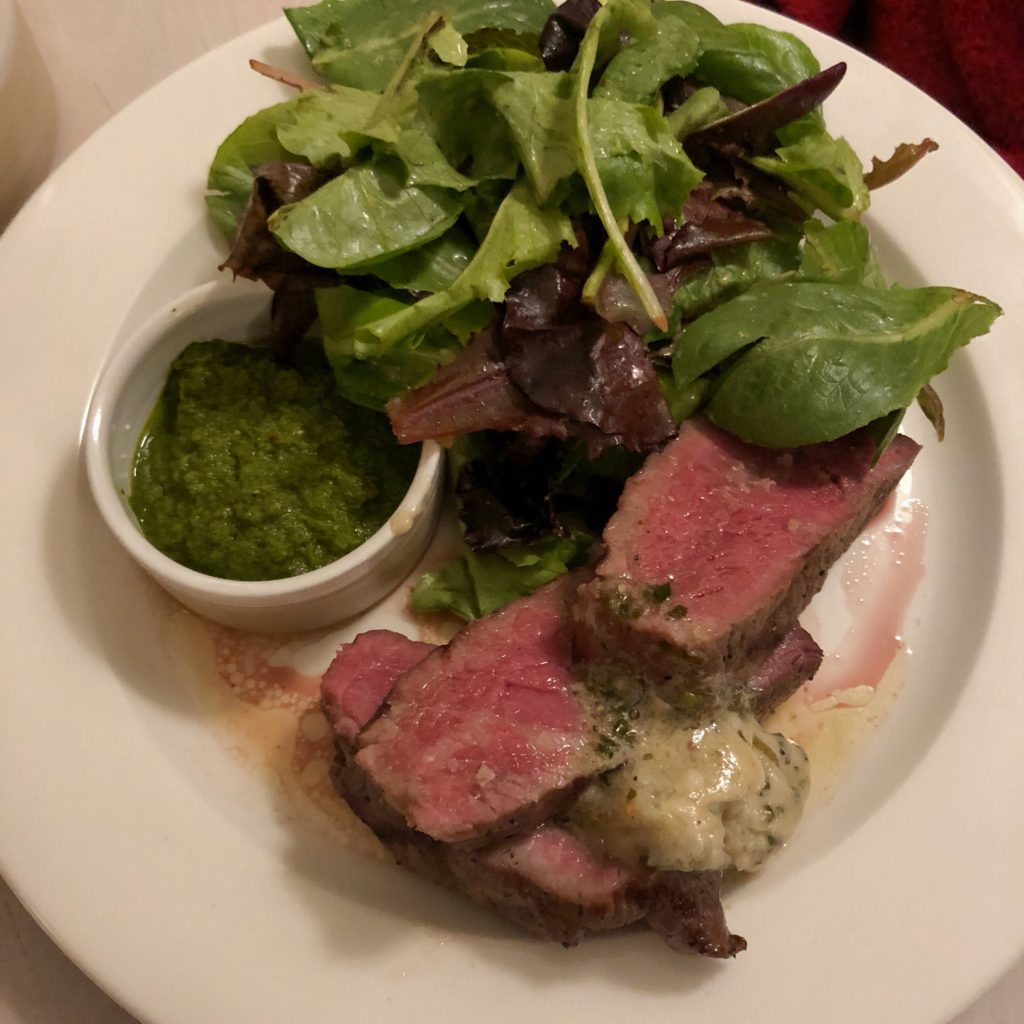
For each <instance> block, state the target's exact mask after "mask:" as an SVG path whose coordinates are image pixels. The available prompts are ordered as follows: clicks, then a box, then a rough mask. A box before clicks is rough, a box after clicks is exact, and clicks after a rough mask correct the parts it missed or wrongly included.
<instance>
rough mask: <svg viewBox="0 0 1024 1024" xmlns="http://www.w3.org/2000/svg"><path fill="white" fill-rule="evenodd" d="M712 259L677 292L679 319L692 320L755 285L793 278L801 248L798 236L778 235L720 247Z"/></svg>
mask: <svg viewBox="0 0 1024 1024" xmlns="http://www.w3.org/2000/svg"><path fill="white" fill-rule="evenodd" d="M710 258H711V266H710V267H709V268H708V269H707V270H703V271H701V272H700V273H698V274H694V275H693V276H692V277H689V278H687V279H686V280H685V281H684V282H683V283H682V285H680V287H679V288H678V289H677V290H676V292H675V294H674V295H673V297H672V304H673V308H674V310H675V313H676V316H677V318H678V319H680V320H691V319H693V318H694V317H696V316H699V315H700V314H701V313H705V312H706V311H707V310H709V309H711V308H712V307H713V306H716V305H718V303H720V302H723V301H725V300H726V299H730V298H732V297H734V296H736V295H739V294H740V293H741V292H743V291H745V290H746V289H747V288H750V287H751V286H752V285H755V284H759V283H761V282H764V281H778V280H785V279H786V278H789V277H793V276H794V275H795V273H796V271H797V268H798V267H799V264H800V251H799V248H798V246H797V241H796V239H793V238H788V237H786V236H776V237H773V238H766V239H764V240H763V241H758V242H749V243H747V244H746V245H735V246H730V247H728V248H726V249H716V250H713V251H712V252H711V253H710Z"/></svg>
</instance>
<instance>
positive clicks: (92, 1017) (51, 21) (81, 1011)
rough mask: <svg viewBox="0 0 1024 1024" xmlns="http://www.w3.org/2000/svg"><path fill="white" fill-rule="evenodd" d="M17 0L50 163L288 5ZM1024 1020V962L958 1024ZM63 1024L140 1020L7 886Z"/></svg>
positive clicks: (3, 1019)
mask: <svg viewBox="0 0 1024 1024" xmlns="http://www.w3.org/2000/svg"><path fill="white" fill-rule="evenodd" d="M16 2H17V3H19V4H20V9H21V15H22V17H21V19H20V27H21V30H22V32H23V39H22V40H21V42H22V44H23V45H24V44H26V43H27V45H28V47H29V48H30V49H31V48H34V49H36V50H37V51H38V56H39V57H40V58H41V60H42V64H43V65H44V67H45V69H46V72H47V74H48V77H49V79H50V81H51V82H52V84H53V91H54V97H55V105H56V106H55V118H54V123H53V126H52V138H51V139H50V140H49V143H50V145H51V147H52V153H53V157H52V161H51V166H56V165H57V164H58V163H59V162H60V161H61V160H62V159H63V158H64V157H65V156H67V155H68V154H69V153H70V152H72V151H73V150H74V149H75V148H76V147H77V146H78V145H79V144H80V143H81V142H83V141H84V140H85V139H86V138H88V136H89V135H90V134H92V132H93V131H95V130H96V129H97V128H98V127H99V126H100V125H102V124H103V123H104V122H105V121H107V120H108V119H109V118H110V117H112V116H113V115H114V114H115V113H116V112H117V111H118V110H120V109H121V108H122V107H123V106H125V105H126V104H127V103H128V102H129V101H130V100H132V99H134V98H135V97H136V96H138V95H139V94H140V93H142V92H143V91H145V90H146V89H148V88H149V87H150V86H151V85H153V84H155V83H156V82H158V81H160V80H161V79H162V78H164V77H165V76H166V75H168V74H170V72H172V71H174V70H175V69H177V68H179V67H181V66H182V65H183V64H186V63H187V62H188V61H190V60H192V59H193V58H194V57H197V56H199V55H200V54H202V53H205V52H206V51H207V50H210V49H212V48H213V47H215V46H217V45H218V44H220V43H222V42H224V41H226V40H228V39H231V38H232V37H233V36H236V35H238V34H239V33H241V32H243V31H245V30H246V29H249V28H253V27H255V26H256V25H260V24H262V23H264V22H266V21H269V20H270V19H272V18H275V17H278V16H279V15H280V9H281V6H282V4H281V2H280V0H173V2H172V0H75V2H74V3H69V2H68V0H16ZM26 30H27V38H26V37H24V33H25V31H26ZM1022 868H1024V865H1022ZM936 967H940V965H936ZM1021 1020H1024V961H1021V962H1020V963H1018V964H1017V966H1016V967H1015V968H1014V969H1013V970H1011V971H1010V973H1009V974H1008V975H1006V976H1005V977H1004V978H1003V980H1002V981H1001V982H1000V983H999V984H997V985H996V987H995V988H993V989H992V990H991V991H990V992H988V993H987V994H986V995H985V996H983V997H982V998H981V999H980V1000H979V1001H978V1002H977V1003H976V1004H975V1005H974V1006H972V1007H971V1008H970V1009H969V1010H967V1011H966V1012H965V1013H963V1014H962V1015H961V1016H959V1017H957V1018H956V1020H955V1022H951V1024H1017V1022H1019V1021H1021ZM57 1021H61V1022H63V1021H74V1022H75V1024H133V1022H134V1018H133V1017H131V1016H130V1015H129V1014H128V1013H126V1012H125V1011H124V1010H122V1009H121V1008H120V1007H119V1006H118V1005H117V1004H116V1003H114V1002H113V1001H112V1000H111V999H110V998H108V997H107V996H106V995H105V994H104V993H103V992H102V991H101V990H100V989H98V988H97V987H96V986H95V985H94V984H92V982H91V981H89V979H88V978H86V977H85V975H83V974H82V973H81V972H80V971H79V970H78V969H77V968H76V967H75V966H74V964H72V963H71V961H70V960H68V958H67V957H65V956H64V954H63V953H61V951H60V950H59V949H58V948H57V947H56V946H55V945H54V944H53V943H52V942H51V941H50V939H49V938H48V937H47V936H46V935H45V933H44V932H43V931H42V930H41V929H40V928H39V926H38V925H37V924H36V923H35V921H33V919H32V918H31V917H30V916H29V914H28V913H27V912H26V911H25V910H24V908H23V907H22V906H21V905H20V904H19V903H18V901H17V899H16V898H15V897H14V895H13V894H12V893H11V891H10V890H9V889H8V888H7V886H6V885H4V884H3V882H2V880H0V1024H53V1022H57Z"/></svg>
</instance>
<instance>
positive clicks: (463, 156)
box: [410, 67, 519, 181]
mask: <svg viewBox="0 0 1024 1024" xmlns="http://www.w3.org/2000/svg"><path fill="white" fill-rule="evenodd" d="M506 81H508V76H506V75H505V74H502V73H501V72H498V71H487V70H484V69H481V68H463V69H461V70H453V69H451V68H429V67H425V68H421V69H420V72H419V74H418V75H417V76H416V78H415V79H414V80H413V82H412V83H410V88H411V89H415V95H416V111H417V119H418V122H419V123H420V124H421V125H422V126H423V127H424V128H425V129H426V130H427V131H428V132H429V133H430V134H431V136H432V137H433V138H434V140H435V141H436V142H437V145H438V146H439V147H440V149H441V151H442V152H443V153H444V156H445V159H446V160H447V161H448V162H449V163H450V164H451V165H452V167H457V168H459V169H460V170H461V171H462V172H464V173H465V174H467V175H469V176H470V177H472V178H473V179H474V180H476V181H486V180H487V179H491V178H500V179H507V180H509V181H511V180H513V179H515V178H516V177H518V175H519V154H518V152H517V149H516V142H515V139H514V138H513V136H512V132H511V131H510V130H509V126H508V124H507V123H506V122H505V119H504V118H502V117H495V116H494V107H493V105H492V101H491V94H492V91H493V89H494V88H495V87H496V86H500V85H501V84H502V83H504V82H506Z"/></svg>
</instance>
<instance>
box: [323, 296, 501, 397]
mask: <svg viewBox="0 0 1024 1024" xmlns="http://www.w3.org/2000/svg"><path fill="white" fill-rule="evenodd" d="M316 304H317V312H318V314H319V317H320V330H321V334H322V337H323V345H324V352H325V354H326V355H327V359H328V361H329V362H330V364H331V366H332V368H333V369H334V376H335V379H336V380H337V382H338V387H339V389H340V390H341V393H342V394H343V395H344V396H345V397H346V398H347V399H348V400H349V401H351V402H355V403H357V404H358V405H364V406H367V407H368V408H371V409H383V408H384V405H385V403H386V402H387V401H388V399H389V398H394V397H395V396H396V395H400V394H401V393H402V392H403V391H405V390H406V389H407V388H417V387H420V386H421V385H423V384H426V382H427V381H428V380H430V378H431V377H433V375H434V374H435V373H436V371H437V368H438V367H439V366H441V365H442V364H443V363H447V362H450V361H451V360H452V359H454V358H455V356H456V355H457V354H458V352H460V351H461V349H462V346H463V345H464V343H465V336H463V337H461V338H460V337H459V336H458V335H457V334H455V333H453V332H452V330H449V329H448V328H446V327H439V328H436V329H435V330H433V331H422V332H419V333H417V334H409V335H406V336H405V337H404V338H402V339H401V340H400V341H398V342H397V343H396V344H395V345H393V346H392V347H391V348H390V349H389V350H388V351H387V352H382V353H377V352H375V353H374V355H373V358H364V357H362V356H363V353H362V352H361V351H360V347H359V344H358V341H357V335H358V332H359V329H360V328H361V327H362V326H363V325H365V324H368V323H373V322H374V321H376V320H379V319H380V318H381V317H385V316H388V315H389V314H393V313H395V312H397V311H399V310H402V309H405V308H408V304H407V303H406V302H404V301H402V299H400V298H398V297H397V296H395V295H391V294H388V293H387V292H364V291H361V290H360V289H358V288H351V287H349V286H348V285H340V286H338V287H336V288H322V289H319V290H318V291H317V293H316ZM476 315H477V322H478V324H479V326H483V323H486V322H487V319H489V318H490V316H491V311H490V309H489V308H487V309H482V310H481V309H479V308H478V309H477V310H476ZM481 321H482V322H481ZM450 326H456V327H457V326H458V325H450ZM462 327H463V330H464V332H466V336H468V333H470V332H471V331H472V330H474V329H478V328H477V326H476V325H474V324H472V323H469V322H468V320H467V322H465V323H464V324H463V325H462Z"/></svg>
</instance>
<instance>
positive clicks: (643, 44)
mask: <svg viewBox="0 0 1024 1024" xmlns="http://www.w3.org/2000/svg"><path fill="white" fill-rule="evenodd" d="M675 7H676V5H675V4H671V3H660V4H655V5H654V6H653V7H652V8H651V13H652V14H653V19H652V20H651V21H650V22H647V20H646V19H641V18H635V19H634V20H635V25H634V28H633V31H632V33H630V34H629V35H628V36H627V37H626V40H625V42H624V43H623V45H622V49H620V50H619V52H618V53H616V54H615V56H614V57H612V59H611V60H610V61H609V63H608V65H607V66H606V67H605V69H604V71H603V72H602V73H601V78H600V80H599V81H598V83H597V86H596V88H595V89H594V95H595V96H598V97H602V98H615V99H622V100H626V101H627V102H629V103H654V102H655V101H656V100H657V98H658V91H659V90H660V89H661V87H662V86H663V85H664V84H665V82H667V81H668V80H669V79H670V78H672V77H674V76H676V75H678V76H680V77H685V76H686V75H688V74H690V72H691V71H693V69H694V68H695V67H696V66H697V56H698V54H699V53H700V49H701V40H700V36H699V35H698V33H697V32H696V31H695V27H694V26H693V24H692V23H691V22H690V21H689V20H688V19H687V18H685V16H684V17H680V16H679V12H677V11H676V10H675V9H674V8H675Z"/></svg>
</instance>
